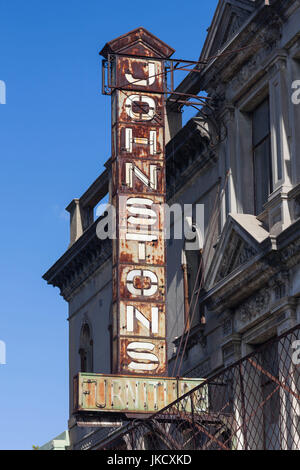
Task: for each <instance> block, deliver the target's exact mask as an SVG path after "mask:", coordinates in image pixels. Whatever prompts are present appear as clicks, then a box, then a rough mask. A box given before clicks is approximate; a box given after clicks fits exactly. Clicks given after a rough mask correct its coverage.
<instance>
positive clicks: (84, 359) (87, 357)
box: [79, 322, 93, 372]
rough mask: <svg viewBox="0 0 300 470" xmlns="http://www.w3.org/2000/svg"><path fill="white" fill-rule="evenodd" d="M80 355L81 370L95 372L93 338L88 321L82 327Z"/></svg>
mask: <svg viewBox="0 0 300 470" xmlns="http://www.w3.org/2000/svg"><path fill="white" fill-rule="evenodd" d="M79 355H80V372H93V339H92V335H91V328H90V326H89V324H88V323H87V322H85V323H84V324H83V325H82V328H81V333H80V349H79Z"/></svg>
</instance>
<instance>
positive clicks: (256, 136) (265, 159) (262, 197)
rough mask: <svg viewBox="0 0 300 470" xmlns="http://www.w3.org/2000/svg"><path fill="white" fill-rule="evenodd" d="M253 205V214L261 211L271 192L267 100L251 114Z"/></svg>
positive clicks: (268, 107)
mask: <svg viewBox="0 0 300 470" xmlns="http://www.w3.org/2000/svg"><path fill="white" fill-rule="evenodd" d="M252 136H253V166H254V199H255V200H254V204H255V214H256V215H258V214H260V213H261V212H262V211H263V206H264V204H265V203H266V202H267V201H268V197H269V195H270V194H271V193H272V191H273V178H272V159H271V130H270V106H269V99H266V100H265V101H263V102H262V103H261V104H260V105H259V106H258V107H257V108H256V109H255V110H254V111H253V114H252Z"/></svg>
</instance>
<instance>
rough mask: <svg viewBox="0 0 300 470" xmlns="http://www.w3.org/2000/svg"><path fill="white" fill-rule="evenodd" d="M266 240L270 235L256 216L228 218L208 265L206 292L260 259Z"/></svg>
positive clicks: (239, 215)
mask: <svg viewBox="0 0 300 470" xmlns="http://www.w3.org/2000/svg"><path fill="white" fill-rule="evenodd" d="M268 239H269V232H267V231H266V230H265V229H264V228H263V227H262V224H261V222H260V221H259V220H257V218H256V217H255V216H253V215H248V214H234V215H233V214H231V215H229V216H228V220H227V222H226V224H225V227H224V229H223V232H222V235H221V238H220V241H219V243H218V246H217V248H216V252H215V254H214V257H213V260H212V263H211V265H210V269H209V272H208V275H207V278H206V283H205V284H206V288H211V287H213V286H214V285H215V284H217V283H218V282H220V281H222V280H223V279H225V278H226V277H227V276H229V275H230V274H231V273H233V272H234V271H236V270H237V269H238V268H239V267H241V266H243V265H245V264H247V263H248V262H249V261H251V259H253V258H254V257H255V256H257V255H259V253H261V252H262V250H263V247H264V243H265V242H266V241H267V240H268Z"/></svg>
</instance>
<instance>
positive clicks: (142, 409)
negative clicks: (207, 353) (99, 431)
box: [74, 373, 208, 414]
mask: <svg viewBox="0 0 300 470" xmlns="http://www.w3.org/2000/svg"><path fill="white" fill-rule="evenodd" d="M202 382H203V380H202V381H201V380H200V379H175V378H166V377H163V378H162V377H151V378H150V377H145V376H119V377H116V376H113V375H101V374H88V373H80V374H79V375H78V376H77V377H75V379H74V392H75V398H76V399H75V405H74V406H75V410H74V411H106V412H112V411H118V412H124V413H126V414H130V413H136V414H139V413H155V412H156V411H159V410H161V409H163V408H165V407H166V406H167V405H169V404H170V403H172V402H174V401H175V400H176V399H177V398H179V397H181V396H182V395H184V394H186V393H187V392H189V391H190V390H192V389H194V388H195V387H197V386H198V385H199V384H200V383H202ZM191 403H192V401H191V399H190V398H189V400H188V401H187V402H184V410H185V412H186V411H188V412H191V411H192V409H191V408H192V404H191ZM193 405H194V410H193V411H194V412H195V411H197V412H206V411H207V410H208V393H207V388H206V387H205V386H204V387H201V389H200V390H198V391H196V392H195V397H194V399H193ZM195 407H197V409H195ZM179 411H180V410H179Z"/></svg>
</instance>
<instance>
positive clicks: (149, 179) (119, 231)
mask: <svg viewBox="0 0 300 470" xmlns="http://www.w3.org/2000/svg"><path fill="white" fill-rule="evenodd" d="M173 52H174V51H173V49H171V48H170V47H169V46H167V45H166V44H165V43H163V42H162V41H160V40H159V39H158V38H156V37H155V36H153V35H152V34H151V33H149V32H148V31H146V30H145V29H143V28H138V29H137V30H134V31H131V32H130V33H128V34H126V35H124V36H122V37H120V38H117V39H115V40H113V41H111V42H110V43H108V44H106V46H105V47H104V49H103V50H102V52H101V54H102V55H104V57H106V58H108V57H109V63H110V70H109V84H110V87H111V89H112V93H111V97H112V201H113V205H114V206H115V208H116V213H117V217H116V219H117V220H116V239H115V240H114V241H113V367H112V370H113V372H114V373H115V374H144V375H150V376H157V375H165V374H166V370H167V355H166V349H167V348H166V308H165V303H166V247H165V239H164V216H163V210H162V208H163V205H164V203H165V192H166V187H165V154H164V147H165V144H164V119H165V109H164V107H165V104H164V103H165V100H164V93H165V91H166V85H165V72H164V70H165V64H164V59H167V58H168V57H169V56H170V55H171V54H172V53H173ZM105 380H106V381H107V380H108V379H105ZM110 380H113V379H110ZM118 380H122V378H121V377H119V379H118ZM126 380H128V379H126ZM103 384H104V382H103V381H102V385H101V386H99V387H100V388H99V393H100V389H101V387H102V388H103V387H104V385H103ZM90 387H93V386H92V385H91V386H90ZM158 389H159V387H158ZM91 390H92V389H91ZM91 390H90V392H91V393H92V391H91ZM109 393H110V392H109V391H107V400H108V401H109ZM141 393H142V392H141ZM143 393H144V392H143ZM159 393H162V392H159ZM168 393H169V392H168ZM170 393H171V392H170ZM102 399H103V400H104V398H103V397H102V398H101V400H102ZM139 400H140V399H139ZM101 403H102V402H101ZM120 406H121V405H120ZM138 408H140V405H138ZM114 409H116V408H114Z"/></svg>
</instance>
